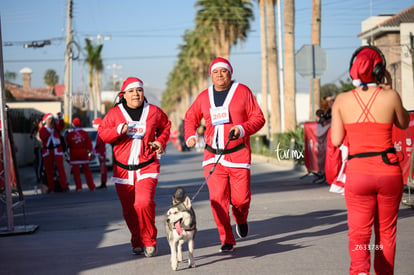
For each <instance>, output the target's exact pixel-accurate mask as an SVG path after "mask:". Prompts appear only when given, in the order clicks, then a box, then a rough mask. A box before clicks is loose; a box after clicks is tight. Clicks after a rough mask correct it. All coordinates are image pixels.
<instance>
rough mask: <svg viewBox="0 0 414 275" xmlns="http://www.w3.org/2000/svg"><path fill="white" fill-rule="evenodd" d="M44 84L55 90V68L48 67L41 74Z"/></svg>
mask: <svg viewBox="0 0 414 275" xmlns="http://www.w3.org/2000/svg"><path fill="white" fill-rule="evenodd" d="M43 80H44V81H45V84H46V85H47V86H48V87H50V88H51V89H52V91H53V93H54V92H55V85H56V84H57V83H58V82H59V76H58V75H57V74H56V71H55V70H52V69H48V70H47V71H46V72H45V75H44V76H43Z"/></svg>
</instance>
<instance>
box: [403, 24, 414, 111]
mask: <svg viewBox="0 0 414 275" xmlns="http://www.w3.org/2000/svg"><path fill="white" fill-rule="evenodd" d="M410 34H412V35H414V23H404V24H401V83H402V93H401V99H402V101H403V104H404V107H405V108H406V109H407V110H410V111H414V78H413V75H414V73H413V69H414V68H413V56H412V55H413V54H414V49H411V52H410V47H411V41H410V39H411V38H410Z"/></svg>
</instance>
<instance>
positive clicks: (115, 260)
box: [0, 145, 414, 275]
mask: <svg viewBox="0 0 414 275" xmlns="http://www.w3.org/2000/svg"><path fill="white" fill-rule="evenodd" d="M253 159H254V161H253V167H252V203H251V211H250V215H249V225H250V234H249V236H248V237H247V238H245V239H242V240H237V241H238V243H237V245H236V246H235V251H234V252H233V253H229V254H224V255H223V254H221V253H219V252H218V251H219V248H220V242H219V237H218V234H217V230H216V227H215V223H214V221H213V217H212V213H211V209H210V205H209V201H208V189H207V186H204V187H203V189H202V190H201V192H200V193H199V195H198V196H197V197H196V199H195V200H194V202H193V207H194V209H195V211H196V214H197V226H198V233H197V236H196V245H195V263H196V265H197V267H196V268H191V269H189V268H187V266H186V263H180V264H179V269H178V271H176V272H174V271H172V270H171V268H170V264H169V255H170V252H169V246H168V243H167V240H166V238H165V232H164V227H163V216H164V213H165V211H166V210H167V209H168V207H169V205H170V203H171V196H172V194H173V192H174V190H175V188H176V187H177V186H183V187H184V188H185V189H186V191H187V194H188V195H189V196H190V197H192V196H193V195H194V194H195V193H196V192H197V190H198V189H199V188H200V186H201V184H202V183H203V182H204V178H203V177H202V175H203V173H202V169H201V160H202V155H201V153H198V152H195V151H191V152H178V151H177V150H176V149H175V148H174V147H173V146H172V145H169V147H168V150H167V154H166V155H165V156H163V158H162V159H161V163H162V168H161V176H160V180H159V184H158V187H157V191H156V203H157V207H156V212H157V217H156V224H157V227H158V256H157V257H154V258H145V257H143V256H133V255H132V254H131V247H130V243H129V239H130V234H129V231H128V229H127V227H126V224H125V222H124V220H123V218H122V213H121V206H120V203H119V200H118V198H117V195H116V191H115V187H114V186H113V185H112V184H110V185H109V186H108V189H106V190H96V191H95V192H90V191H88V190H87V188H86V184H84V191H83V192H74V191H73V190H74V184H73V179H72V180H71V181H72V182H71V184H70V188H71V190H72V191H71V192H69V193H54V194H35V192H34V189H33V186H34V185H35V184H34V172H33V170H32V168H31V167H22V168H20V170H19V171H20V176H21V179H22V183H23V187H24V198H25V204H24V207H20V208H18V209H15V211H14V223H15V227H16V228H18V229H21V228H23V230H22V231H23V232H24V228H25V227H23V225H26V228H30V227H31V226H36V227H38V229H37V230H35V231H34V232H33V233H30V234H27V233H25V234H15V233H17V230H16V232H10V233H11V234H3V235H2V236H1V237H0V274H42V275H45V274H53V275H55V274H69V275H72V274H85V275H86V274H87V275H95V274H96V275H98V274H99V275H101V274H122V275H123V274H147V275H149V274H173V273H176V274H210V275H211V274H283V275H302V274H303V275H304V274H306V275H312V274H315V275H316V274H318V275H321V274H326V275H333V274H348V268H349V256H348V248H347V224H346V208H345V203H344V198H343V197H342V196H341V195H338V194H333V193H329V192H328V189H329V188H328V186H327V185H325V184H317V183H314V182H313V180H314V177H313V176H312V175H310V176H306V177H304V178H302V177H303V176H304V175H306V173H305V172H304V171H303V170H300V169H299V170H297V169H292V167H291V166H289V165H285V164H282V163H279V162H278V161H277V160H274V159H272V158H270V160H271V162H270V163H269V159H265V158H260V157H254V158H253ZM94 179H95V184H97V185H99V183H100V179H99V174H98V172H97V171H96V172H94ZM404 196H406V194H405V195H404ZM1 210H2V216H1V220H0V226H1V227H4V226H6V228H7V217H5V212H4V211H5V210H4V207H3V206H2V209H1ZM233 224H234V221H233ZM413 235H414V210H413V209H411V208H408V207H406V206H403V205H401V208H400V216H399V222H398V237H397V256H396V268H395V274H397V275H412V274H414V264H413V255H414V238H413ZM184 250H185V252H184V259H187V253H186V246H184ZM177 272H178V273H177Z"/></svg>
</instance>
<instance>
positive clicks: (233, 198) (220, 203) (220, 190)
mask: <svg viewBox="0 0 414 275" xmlns="http://www.w3.org/2000/svg"><path fill="white" fill-rule="evenodd" d="M212 167H213V164H211V165H207V166H205V167H204V176H205V177H206V178H207V177H208V174H209V173H210V170H211V168H212ZM207 185H208V189H209V193H210V204H211V208H212V211H213V217H214V220H215V222H216V225H217V229H218V233H219V236H220V241H221V244H224V243H227V244H232V245H235V244H236V240H235V238H234V234H233V230H232V227H231V222H230V214H229V207H230V204H231V205H232V214H233V218H234V220H235V222H236V224H243V223H245V222H246V221H247V216H248V214H249V208H250V200H251V192H250V170H249V169H245V168H229V167H225V166H222V165H221V164H217V166H216V168H215V169H214V172H213V173H212V174H211V175H210V178H209V179H208V181H207Z"/></svg>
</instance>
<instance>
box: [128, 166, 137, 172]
mask: <svg viewBox="0 0 414 275" xmlns="http://www.w3.org/2000/svg"><path fill="white" fill-rule="evenodd" d="M127 166H128V169H127V170H129V171H133V170H137V168H136V165H132V164H128V165H127Z"/></svg>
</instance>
